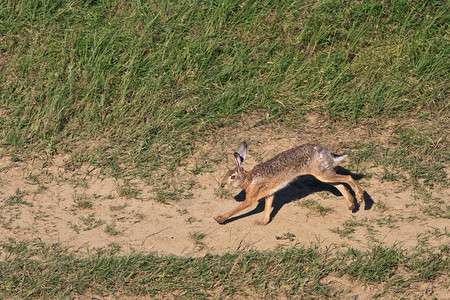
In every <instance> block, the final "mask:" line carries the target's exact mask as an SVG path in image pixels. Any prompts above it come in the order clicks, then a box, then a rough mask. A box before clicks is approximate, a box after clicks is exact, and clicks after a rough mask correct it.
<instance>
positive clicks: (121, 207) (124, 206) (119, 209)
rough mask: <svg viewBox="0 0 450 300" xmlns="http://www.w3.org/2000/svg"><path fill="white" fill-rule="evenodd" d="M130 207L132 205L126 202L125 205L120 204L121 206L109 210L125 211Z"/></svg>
mask: <svg viewBox="0 0 450 300" xmlns="http://www.w3.org/2000/svg"><path fill="white" fill-rule="evenodd" d="M128 206H130V204H129V203H127V202H125V203H124V204H119V205H110V206H109V210H110V211H123V210H124V209H125V208H127V207H128Z"/></svg>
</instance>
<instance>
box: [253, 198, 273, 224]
mask: <svg viewBox="0 0 450 300" xmlns="http://www.w3.org/2000/svg"><path fill="white" fill-rule="evenodd" d="M272 202H273V195H270V196H267V197H266V204H265V207H264V217H263V218H262V219H261V220H259V221H258V222H256V225H266V224H267V223H269V221H270V213H271V212H272Z"/></svg>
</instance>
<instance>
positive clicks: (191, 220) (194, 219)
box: [186, 216, 200, 224]
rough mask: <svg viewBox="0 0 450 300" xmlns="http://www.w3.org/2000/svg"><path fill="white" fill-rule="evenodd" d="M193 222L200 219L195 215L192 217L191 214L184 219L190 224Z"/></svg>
mask: <svg viewBox="0 0 450 300" xmlns="http://www.w3.org/2000/svg"><path fill="white" fill-rule="evenodd" d="M194 222H200V220H199V219H197V218H195V217H192V216H190V217H188V218H187V219H186V223H189V224H192V223H194Z"/></svg>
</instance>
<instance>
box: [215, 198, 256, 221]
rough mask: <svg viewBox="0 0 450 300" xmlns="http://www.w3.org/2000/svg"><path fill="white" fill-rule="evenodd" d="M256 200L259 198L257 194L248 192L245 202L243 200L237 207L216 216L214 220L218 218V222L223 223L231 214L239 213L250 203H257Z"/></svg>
mask: <svg viewBox="0 0 450 300" xmlns="http://www.w3.org/2000/svg"><path fill="white" fill-rule="evenodd" d="M256 200H257V198H256V197H255V196H253V195H252V193H248V192H247V195H246V197H245V201H244V202H242V203H241V204H239V205H238V206H237V207H235V208H234V209H232V210H230V211H229V212H227V213H226V214H224V215H221V216H217V217H215V218H214V220H216V221H217V223H219V224H222V223H223V222H225V221H226V220H227V219H228V218H230V217H231V216H233V215H235V214H237V213H238V212H240V211H241V210H244V209H246V208H247V207H249V206H250V205H252V204H253V203H255V202H256Z"/></svg>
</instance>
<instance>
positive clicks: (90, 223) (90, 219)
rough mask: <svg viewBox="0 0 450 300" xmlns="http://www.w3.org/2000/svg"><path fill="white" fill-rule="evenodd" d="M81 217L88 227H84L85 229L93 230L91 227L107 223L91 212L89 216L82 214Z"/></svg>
mask: <svg viewBox="0 0 450 300" xmlns="http://www.w3.org/2000/svg"><path fill="white" fill-rule="evenodd" d="M79 219H80V220H81V222H83V224H84V225H85V226H86V228H84V229H83V230H91V229H94V228H97V227H99V226H101V225H103V224H104V223H105V222H104V221H102V220H96V219H95V214H94V213H92V214H89V215H88V216H87V217H85V216H81V217H79Z"/></svg>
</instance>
